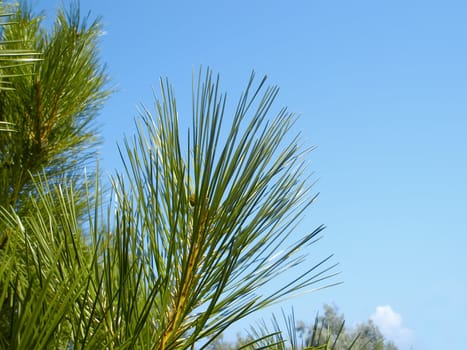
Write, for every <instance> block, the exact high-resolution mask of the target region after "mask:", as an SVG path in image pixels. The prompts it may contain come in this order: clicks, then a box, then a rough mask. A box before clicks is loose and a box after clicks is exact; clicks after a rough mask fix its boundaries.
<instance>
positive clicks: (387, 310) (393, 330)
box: [370, 305, 415, 350]
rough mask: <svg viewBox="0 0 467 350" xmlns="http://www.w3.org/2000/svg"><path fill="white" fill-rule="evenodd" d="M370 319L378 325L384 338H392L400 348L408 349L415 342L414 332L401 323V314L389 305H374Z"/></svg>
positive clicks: (402, 349)
mask: <svg viewBox="0 0 467 350" xmlns="http://www.w3.org/2000/svg"><path fill="white" fill-rule="evenodd" d="M370 319H371V320H372V321H373V322H374V323H375V324H376V325H377V326H378V328H379V330H380V331H381V333H382V334H383V335H384V337H385V338H387V339H390V340H392V341H393V342H394V343H395V344H396V345H397V346H398V347H399V349H401V350H405V349H407V350H409V349H411V347H412V345H414V342H415V335H414V332H413V331H412V330H411V329H409V328H406V327H404V326H403V325H402V316H401V315H400V314H398V313H397V312H395V311H394V310H393V309H392V308H391V307H390V306H389V305H385V306H378V307H376V312H375V313H374V314H373V315H371V316H370Z"/></svg>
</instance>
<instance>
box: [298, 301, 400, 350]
mask: <svg viewBox="0 0 467 350" xmlns="http://www.w3.org/2000/svg"><path fill="white" fill-rule="evenodd" d="M297 328H298V329H297V330H298V332H299V333H300V337H301V338H303V339H304V343H305V345H306V346H313V345H316V344H321V343H322V342H323V340H324V339H326V340H327V341H328V342H329V343H331V344H332V347H331V348H330V349H336V350H344V349H355V350H396V349H397V348H396V346H395V345H394V343H392V342H391V341H388V340H386V339H384V336H383V335H382V334H381V332H380V330H379V329H378V327H377V326H376V325H375V324H374V323H373V321H371V320H368V321H367V322H363V323H360V324H358V325H357V327H356V328H354V329H351V328H348V327H346V325H345V319H344V315H343V314H339V313H338V309H337V307H336V306H333V307H332V306H329V305H324V315H322V316H319V317H317V318H316V320H315V323H314V325H313V326H312V327H309V328H307V327H306V326H305V325H304V324H303V323H300V324H299V326H298V327H297Z"/></svg>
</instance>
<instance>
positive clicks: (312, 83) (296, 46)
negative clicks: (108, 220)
mask: <svg viewBox="0 0 467 350" xmlns="http://www.w3.org/2000/svg"><path fill="white" fill-rule="evenodd" d="M35 3H36V7H37V8H43V9H49V10H50V9H52V10H53V9H54V8H56V7H57V6H58V5H59V4H60V1H53V0H47V1H46V0H44V1H36V2H35ZM81 6H82V9H83V11H85V12H87V11H88V10H90V11H91V12H92V15H94V16H102V17H103V19H102V21H103V24H104V28H105V31H106V35H105V36H103V37H102V43H101V56H102V60H103V61H104V62H106V63H107V65H108V72H109V74H110V76H111V77H112V83H113V84H114V85H115V86H116V87H117V88H118V91H117V92H116V93H115V94H114V95H113V96H112V97H111V98H110V100H109V101H108V103H107V105H106V106H105V108H104V109H103V111H102V113H101V115H100V117H99V121H100V123H101V125H102V131H103V136H104V138H105V143H104V145H103V148H102V163H101V165H102V166H103V167H104V169H105V170H106V171H108V172H111V171H112V170H113V169H114V168H115V167H118V166H119V159H118V155H117V152H116V149H115V144H116V142H119V141H121V139H122V135H123V134H124V133H126V134H131V132H132V131H133V130H134V128H133V118H134V116H135V115H136V114H137V113H136V109H137V105H138V104H140V103H144V104H145V105H147V106H151V105H152V101H153V97H152V96H153V87H154V88H155V90H156V91H157V85H158V78H159V77H160V76H163V77H166V76H167V77H169V78H170V80H171V82H172V83H173V84H174V86H175V90H176V93H177V95H178V96H179V97H180V99H179V105H181V106H182V114H183V113H184V112H185V113H186V115H185V117H186V118H189V117H190V114H189V113H190V110H189V106H190V93H191V74H192V70H193V69H196V70H197V69H198V68H199V65H203V66H210V67H211V68H213V69H214V71H215V72H219V73H220V74H221V79H222V86H223V87H224V89H225V90H227V91H229V96H230V97H231V101H232V103H234V102H236V98H237V96H238V93H239V92H240V91H241V89H242V87H243V86H244V85H245V83H246V81H247V79H248V77H249V74H250V72H251V71H252V70H253V69H254V70H255V71H256V72H257V73H258V75H264V74H267V75H268V76H269V79H270V80H269V81H270V83H271V84H277V85H279V86H280V87H281V93H280V96H279V98H278V101H277V102H278V103H277V106H278V107H280V106H282V105H286V106H288V107H289V109H290V110H291V111H295V112H297V113H300V114H301V118H300V120H299V121H298V123H297V125H296V130H300V131H301V132H302V133H303V139H304V141H305V142H306V143H307V144H313V145H317V146H318V149H317V150H316V151H314V152H313V153H312V154H311V155H310V157H309V160H310V162H311V165H310V166H311V168H312V170H314V171H315V173H316V178H319V182H318V183H317V184H316V186H315V190H316V191H317V192H320V196H319V199H318V201H317V202H316V204H315V205H314V207H312V208H311V210H310V211H309V212H308V214H307V216H306V218H305V220H304V221H303V223H302V225H301V226H300V227H299V229H298V230H309V229H311V228H313V227H315V226H317V225H319V224H325V225H326V226H327V229H326V230H325V233H324V238H323V240H322V241H321V242H320V243H319V244H318V245H317V246H316V247H315V248H314V250H313V254H315V253H316V254H317V255H316V256H312V257H311V258H310V259H311V260H310V261H311V262H313V261H315V262H316V261H317V260H318V259H319V258H320V257H324V256H325V255H327V254H329V253H335V260H336V261H338V262H340V266H339V269H340V270H341V271H342V274H341V275H340V276H339V279H340V280H343V281H344V284H343V285H341V286H338V287H335V288H330V289H327V290H324V291H319V292H317V293H313V294H310V295H307V296H303V297H300V298H297V299H295V300H293V301H290V302H287V303H286V304H285V305H286V307H288V306H291V305H293V306H294V308H295V313H296V318H297V319H301V320H304V321H309V322H311V320H312V318H313V317H314V315H315V313H316V311H318V310H319V309H320V308H321V305H322V304H323V303H332V302H334V303H336V304H337V305H338V306H339V308H340V310H341V311H342V312H343V313H345V315H346V319H347V320H348V322H349V323H350V324H352V323H356V322H359V321H364V320H366V319H368V317H372V318H373V319H374V320H375V322H377V323H378V324H379V325H380V327H381V328H382V329H383V330H384V331H385V333H386V334H387V335H388V336H389V337H391V338H393V339H394V340H395V341H396V342H398V344H399V345H400V346H401V349H410V346H411V345H413V348H414V349H421V350H431V349H433V350H434V349H439V348H443V347H444V346H445V345H448V347H450V348H452V349H461V348H463V347H464V346H465V344H464V343H465V342H464V341H463V335H464V334H465V329H467V301H466V295H467V276H466V272H465V267H466V266H467V254H465V249H466V247H467V238H466V234H467V221H466V218H467V182H466V179H467V137H466V131H467V99H466V97H467V39H466V37H467V21H466V20H465V15H466V13H467V2H465V1H451V0H444V1H429V0H425V1H415V0H413V1H412V0H409V1H407V0H405V1H398V0H392V1H383V0H380V1H375V0H373V1H360V0H356V1H332V0H327V1H324V0H322V1H318V0H316V1H315V0H307V1H295V0H291V1H260V0H258V1H244V0H238V1H154V0H153V1H150V0H144V1H138V0H134V1H132V2H131V3H130V2H128V1H109V0H100V1H90V0H83V1H82V2H81ZM49 13H50V14H51V13H53V12H49ZM183 106H185V107H183ZM184 108H185V109H184ZM180 117H181V118H184V115H181V116H180ZM297 234H299V232H297ZM267 315H268V314H265V315H260V316H264V317H267ZM257 318H259V316H258V317H257ZM243 326H244V325H242V326H241V327H243ZM241 327H240V326H239V330H240V329H241Z"/></svg>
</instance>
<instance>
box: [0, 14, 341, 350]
mask: <svg viewBox="0 0 467 350" xmlns="http://www.w3.org/2000/svg"><path fill="white" fill-rule="evenodd" d="M12 18H13V20H12V23H11V24H10V25H8V26H7V27H5V28H4V30H3V31H2V40H4V42H5V45H2V47H1V48H2V49H3V50H20V48H25V49H26V50H31V51H37V52H40V53H41V60H39V61H34V62H32V63H31V62H28V64H24V65H23V64H12V65H10V66H4V67H2V70H1V74H2V77H3V78H4V79H6V80H5V81H7V82H8V84H9V85H8V86H9V87H10V88H11V89H3V90H2V91H0V116H1V121H2V123H3V124H2V125H3V126H7V128H8V130H7V131H5V130H3V131H2V132H1V133H0V148H1V149H0V189H1V191H2V192H1V193H0V237H1V239H2V243H1V246H0V347H1V348H5V349H32V348H34V349H96V348H99V349H160V350H162V349H186V348H193V347H194V346H195V345H196V346H197V347H199V348H205V347H209V346H210V343H211V342H213V341H215V339H216V338H217V337H218V336H220V335H221V334H222V332H223V331H224V330H225V329H226V328H228V327H230V326H231V325H232V324H233V323H234V322H236V321H238V320H240V319H242V318H244V317H245V316H247V315H249V314H251V313H253V312H255V311H257V310H260V309H263V308H265V307H267V306H269V305H271V304H272V303H276V302H278V301H280V300H282V299H283V298H285V297H289V296H291V295H293V294H294V293H296V292H299V291H304V290H308V289H310V288H320V287H323V286H326V284H325V283H326V282H327V279H328V278H330V277H333V276H334V273H333V271H332V269H333V267H334V265H330V264H329V259H330V257H328V258H325V259H324V260H322V261H319V262H318V263H316V264H315V265H313V266H312V267H311V268H308V269H307V270H305V271H302V272H301V273H300V274H299V275H298V276H296V277H295V278H293V279H292V280H291V281H288V282H285V283H284V284H283V285H282V286H280V287H279V288H277V289H275V290H273V291H272V292H269V293H268V292H267V290H268V289H267V288H265V286H268V285H269V282H270V281H271V280H272V279H274V278H275V277H277V276H279V275H281V274H282V273H283V272H285V271H289V270H290V269H293V268H294V267H297V266H298V265H300V263H302V262H303V261H304V259H305V253H306V248H307V247H308V246H309V245H310V244H312V243H314V242H315V241H316V238H317V235H318V234H319V233H320V232H321V230H322V229H323V227H322V226H320V227H318V228H316V229H315V230H314V231H312V232H310V233H307V234H305V235H302V236H300V237H299V238H298V239H296V238H295V239H294V238H293V237H292V232H293V229H294V228H295V225H296V223H297V222H298V220H299V219H300V218H301V216H302V214H303V212H304V210H305V209H307V208H308V207H309V205H310V204H311V203H312V202H313V200H314V196H313V195H311V192H310V187H309V185H308V183H307V174H306V169H305V165H304V163H303V155H304V154H307V150H305V151H303V150H302V148H301V145H300V144H299V139H298V137H294V138H289V133H290V129H291V127H292V125H293V123H294V121H295V117H294V115H293V114H291V113H289V112H287V110H286V109H282V110H280V111H279V112H278V113H277V114H276V116H275V117H273V118H269V117H268V115H269V113H270V109H271V106H272V104H273V101H274V99H275V97H276V95H277V93H278V89H277V88H276V87H266V86H265V79H263V80H261V81H260V83H259V84H258V85H255V83H254V76H253V75H252V77H251V79H250V81H249V82H248V84H247V87H246V90H245V92H244V93H243V94H242V96H241V97H240V100H239V102H238V104H237V105H236V107H235V109H234V111H235V112H234V114H233V116H232V117H231V118H229V120H230V121H231V124H230V125H227V123H226V119H227V118H225V116H224V114H225V111H226V105H227V99H226V96H225V95H224V94H221V93H219V88H220V87H219V78H217V79H213V76H212V73H211V72H210V71H207V72H206V75H205V76H203V75H202V73H201V72H200V76H199V78H198V80H197V81H196V82H195V84H194V87H193V115H192V122H191V126H190V129H189V131H188V133H187V132H186V131H184V130H180V129H179V124H178V113H177V104H176V100H175V96H174V93H173V90H172V88H171V86H170V85H169V84H168V83H167V82H165V83H161V99H160V100H156V103H155V114H153V113H151V112H149V111H148V110H146V109H145V110H143V111H142V113H141V116H140V118H139V119H138V120H137V125H138V131H137V134H136V136H135V137H134V138H132V139H131V140H126V141H125V143H124V147H122V148H121V149H120V153H121V155H122V160H123V163H124V171H123V172H121V173H117V174H116V175H115V176H114V177H113V178H112V193H111V195H112V196H111V197H112V198H113V201H112V202H110V203H107V202H104V200H103V196H104V192H103V190H102V189H101V187H100V181H101V180H100V178H99V175H98V174H95V180H93V178H86V177H84V176H83V175H82V173H80V172H79V170H80V169H82V166H83V164H86V162H87V161H88V160H89V159H90V157H91V156H92V155H93V152H94V151H93V147H94V146H95V144H96V138H95V129H94V127H93V120H94V118H95V115H96V112H97V111H98V109H99V107H100V105H101V103H102V102H103V100H104V98H105V97H106V95H107V91H105V90H104V84H105V82H106V79H107V78H106V76H105V74H104V72H103V70H102V66H101V65H100V64H99V62H98V60H97V55H96V52H97V51H96V40H97V38H98V36H99V33H100V27H99V24H98V22H93V23H92V24H91V25H86V24H85V23H84V22H83V21H81V20H80V18H79V11H78V9H72V10H71V11H70V12H69V13H65V12H63V11H60V12H59V14H58V16H57V20H56V22H55V25H54V26H53V29H52V32H51V33H50V34H49V33H47V31H45V30H43V29H42V28H41V19H40V17H38V16H34V15H33V14H32V12H31V11H30V10H29V9H27V8H26V7H19V8H18V9H17V12H16V13H15V14H14V15H13V17H12ZM3 52H6V51H3ZM194 80H195V79H194ZM224 118H225V119H224ZM187 134H188V138H184V137H183V136H184V135H187ZM224 135H225V136H224ZM271 337H272V338H271ZM274 337H280V334H278V333H275V334H272V335H271V334H267V335H260V334H259V333H258V334H257V337H256V338H254V339H252V340H251V341H250V344H247V346H250V347H254V348H258V347H274V346H276V348H277V346H280V343H281V342H280V341H279V340H280V339H281V338H274ZM271 339H272V340H273V343H272V344H271V343H270V340H271ZM247 346H246V347H247Z"/></svg>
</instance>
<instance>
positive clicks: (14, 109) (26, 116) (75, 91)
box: [0, 5, 108, 211]
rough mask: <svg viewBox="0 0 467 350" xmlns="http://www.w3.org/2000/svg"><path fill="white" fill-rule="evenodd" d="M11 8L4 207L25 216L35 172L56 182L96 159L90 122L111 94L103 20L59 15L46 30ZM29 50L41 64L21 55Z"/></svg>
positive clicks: (0, 195) (6, 32)
mask: <svg viewBox="0 0 467 350" xmlns="http://www.w3.org/2000/svg"><path fill="white" fill-rule="evenodd" d="M13 10H14V12H13V13H12V14H11V15H10V16H9V19H10V21H9V23H8V25H5V26H4V27H3V30H2V31H1V40H2V45H0V58H1V57H3V56H8V57H13V58H14V59H15V61H13V62H11V60H10V61H8V64H4V65H2V66H1V69H0V72H1V76H2V86H3V87H7V89H2V90H0V122H1V125H2V126H4V127H5V126H6V127H7V129H8V131H5V130H3V132H0V205H3V206H13V207H14V208H15V209H16V210H19V211H26V210H27V209H28V207H29V206H28V202H29V198H30V197H31V194H32V193H33V192H34V191H35V187H34V185H33V178H32V177H31V174H32V175H34V176H35V175H36V174H37V173H39V172H41V171H43V170H45V172H46V173H47V178H48V180H49V181H52V182H57V181H59V179H60V178H62V177H63V176H65V175H66V176H68V177H70V176H72V174H73V173H75V172H76V171H77V170H79V171H80V172H81V169H82V168H83V166H85V165H86V163H87V161H89V160H91V159H93V158H94V156H95V155H94V153H95V151H94V150H95V148H94V146H95V145H96V142H97V139H96V133H95V130H94V124H93V121H94V119H95V116H96V112H97V111H98V110H99V108H100V106H101V104H102V102H103V100H104V99H105V97H106V96H107V94H108V92H107V91H106V90H104V85H105V83H106V81H107V77H106V75H105V73H104V71H103V68H102V65H101V64H100V63H99V61H98V57H97V47H96V45H97V40H98V37H99V35H100V25H99V22H93V23H91V24H90V25H87V24H86V21H85V20H84V21H82V20H81V19H80V17H79V9H71V10H70V11H69V12H68V13H66V12H64V11H60V12H59V13H58V15H57V18H56V21H55V24H54V26H53V28H52V30H51V33H48V32H47V31H45V30H44V29H42V27H41V17H40V16H35V15H33V14H32V11H31V10H30V9H29V8H27V6H26V5H24V6H18V7H16V8H13ZM30 52H38V53H40V59H36V60H34V61H33V62H31V60H30V59H29V60H28V61H26V62H24V60H23V58H21V59H20V58H18V56H17V55H18V54H21V55H28V54H29V55H30ZM10 54H12V55H13V56H9V55H10ZM21 57H22V56H21ZM25 57H29V56H25ZM4 129H5V128H4ZM75 180H76V181H77V182H79V177H78V176H76V177H75ZM76 189H78V186H76Z"/></svg>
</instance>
